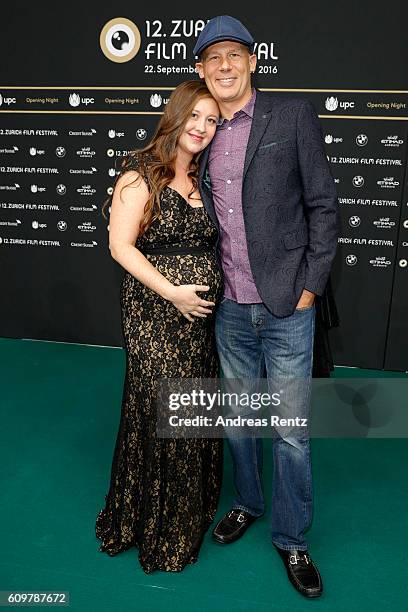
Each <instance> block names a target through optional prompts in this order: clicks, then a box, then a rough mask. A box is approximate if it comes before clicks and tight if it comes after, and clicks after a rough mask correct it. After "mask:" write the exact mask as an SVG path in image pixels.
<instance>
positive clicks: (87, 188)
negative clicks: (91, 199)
mask: <svg viewBox="0 0 408 612" xmlns="http://www.w3.org/2000/svg"><path fill="white" fill-rule="evenodd" d="M77 193H79V195H81V196H92V195H94V194H95V193H96V189H94V187H91V185H82V187H78V189H77Z"/></svg>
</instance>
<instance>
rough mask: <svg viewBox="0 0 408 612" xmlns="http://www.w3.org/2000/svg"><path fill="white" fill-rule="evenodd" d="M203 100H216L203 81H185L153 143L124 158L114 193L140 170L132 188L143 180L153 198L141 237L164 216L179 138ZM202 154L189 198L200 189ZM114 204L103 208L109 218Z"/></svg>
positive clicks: (195, 160)
mask: <svg viewBox="0 0 408 612" xmlns="http://www.w3.org/2000/svg"><path fill="white" fill-rule="evenodd" d="M202 98H212V95H211V93H210V91H209V90H208V88H207V86H206V85H205V83H204V82H203V81H185V82H184V83H181V85H178V87H176V89H175V90H174V91H173V92H172V94H171V96H170V99H169V101H168V103H167V105H166V107H165V110H164V113H163V115H162V117H161V118H160V121H159V123H158V126H157V128H156V132H155V134H154V136H153V138H152V140H151V142H150V144H148V145H147V146H146V147H144V148H143V149H138V150H134V151H131V152H130V153H129V154H128V155H126V156H125V157H124V158H123V159H122V162H121V167H120V171H119V173H118V175H117V176H116V179H115V181H114V184H113V191H114V189H115V187H116V183H117V182H118V180H119V178H120V177H121V176H122V175H123V174H124V173H125V172H127V171H129V170H137V171H138V172H139V175H140V176H139V177H138V178H137V179H135V180H134V181H131V183H129V185H131V184H132V183H137V181H139V180H140V179H141V177H142V178H144V179H145V180H146V182H147V185H148V188H149V193H150V195H149V199H148V201H147V202H146V205H145V209H144V215H143V219H142V222H141V224H140V230H139V236H141V235H142V234H143V233H144V232H145V231H146V230H147V229H148V227H149V226H150V225H151V223H152V222H153V221H154V220H155V219H157V218H158V216H159V215H160V194H161V192H162V191H163V189H164V188H165V187H166V186H167V185H168V184H169V183H171V181H172V180H173V179H174V177H175V161H176V156H177V144H178V141H179V137H180V135H181V133H182V131H183V128H184V126H185V124H186V123H187V121H188V119H189V118H190V117H191V112H192V110H193V108H194V106H195V104H196V103H197V101H198V100H201V99H202ZM200 154H201V151H200V153H198V154H197V155H194V157H193V159H192V161H191V165H190V170H189V171H188V176H190V177H191V180H192V183H193V189H192V190H191V192H190V194H189V195H191V193H193V192H194V191H195V190H196V189H197V186H198V182H197V179H198V160H199V158H200ZM127 186H128V185H127ZM122 189H124V187H122ZM113 191H112V193H113ZM121 191H122V190H121ZM111 201H112V196H110V197H109V198H108V199H107V200H106V201H105V203H104V205H103V207H102V214H103V215H104V217H105V218H106V215H105V209H106V208H107V207H108V206H109V205H110V203H111Z"/></svg>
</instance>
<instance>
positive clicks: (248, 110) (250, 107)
mask: <svg viewBox="0 0 408 612" xmlns="http://www.w3.org/2000/svg"><path fill="white" fill-rule="evenodd" d="M255 100H256V89H255V87H253V88H252V96H251V98H250V99H249V100H248V102H247V103H246V104H245V106H244V107H243V108H241V109H240V110H239V111H237V112H236V113H234V114H233V116H232V117H231V119H230V121H232V120H233V119H236V118H237V117H241V116H242V114H245V115H247V116H248V117H250V118H251V119H252V117H253V116H254V108H255ZM226 121H228V120H227V119H225V118H222V119H221V121H220V123H219V126H220V127H221V126H223V125H224V123H225V122H226Z"/></svg>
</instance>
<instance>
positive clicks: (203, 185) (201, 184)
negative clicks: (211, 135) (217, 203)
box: [198, 145, 218, 227]
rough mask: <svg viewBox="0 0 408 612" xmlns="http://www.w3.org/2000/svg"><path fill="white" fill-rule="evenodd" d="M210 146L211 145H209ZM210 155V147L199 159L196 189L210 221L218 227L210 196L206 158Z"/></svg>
mask: <svg viewBox="0 0 408 612" xmlns="http://www.w3.org/2000/svg"><path fill="white" fill-rule="evenodd" d="M210 146H211V145H210ZM209 154H210V147H207V148H206V149H205V151H204V152H203V154H202V156H201V158H200V166H199V170H198V188H199V190H200V194H201V198H202V200H203V204H204V207H205V209H206V211H207V212H208V214H209V216H210V217H211V219H212V220H213V221H214V223H215V224H216V226H217V227H218V219H217V215H216V212H215V208H214V202H213V198H212V194H211V181H210V175H209V172H208V157H209Z"/></svg>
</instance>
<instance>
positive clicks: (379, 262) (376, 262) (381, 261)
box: [369, 256, 391, 268]
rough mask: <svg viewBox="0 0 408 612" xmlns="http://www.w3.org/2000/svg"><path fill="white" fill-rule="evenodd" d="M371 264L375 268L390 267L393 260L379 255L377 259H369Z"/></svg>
mask: <svg viewBox="0 0 408 612" xmlns="http://www.w3.org/2000/svg"><path fill="white" fill-rule="evenodd" d="M369 262H370V264H371V265H372V266H374V268H388V266H390V265H391V261H390V260H389V259H387V258H386V257H384V256H378V257H376V258H375V259H370V260H369Z"/></svg>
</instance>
